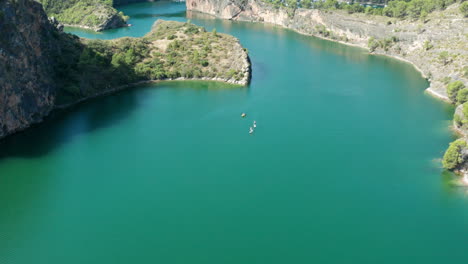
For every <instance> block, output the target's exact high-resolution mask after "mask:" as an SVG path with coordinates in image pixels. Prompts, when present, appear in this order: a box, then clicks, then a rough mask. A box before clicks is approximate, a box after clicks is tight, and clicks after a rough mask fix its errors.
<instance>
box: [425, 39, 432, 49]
mask: <svg viewBox="0 0 468 264" xmlns="http://www.w3.org/2000/svg"><path fill="white" fill-rule="evenodd" d="M433 47H434V45H432V43H431V42H430V41H429V40H426V41H424V44H423V48H424V50H430V49H432V48H433Z"/></svg>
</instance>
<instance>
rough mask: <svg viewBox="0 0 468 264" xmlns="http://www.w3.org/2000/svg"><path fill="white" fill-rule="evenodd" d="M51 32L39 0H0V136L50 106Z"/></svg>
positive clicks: (23, 125)
mask: <svg viewBox="0 0 468 264" xmlns="http://www.w3.org/2000/svg"><path fill="white" fill-rule="evenodd" d="M55 34H58V31H57V29H56V28H55V27H54V26H53V25H52V24H51V23H50V22H49V20H48V18H47V16H46V14H45V13H44V11H43V10H42V7H41V5H40V4H38V3H36V2H34V1H30V0H15V1H11V0H3V1H0V138H1V137H4V136H5V135H8V134H11V133H13V132H15V131H18V130H21V129H24V128H26V127H28V126H30V125H31V124H32V123H36V122H39V121H41V120H42V118H43V117H44V116H46V115H47V114H49V112H50V111H51V110H52V108H53V106H54V94H55V89H56V87H55V83H54V79H53V78H54V77H53V76H54V74H53V66H54V63H53V56H54V50H56V49H57V48H58V47H57V46H56V42H55V41H54V39H55Z"/></svg>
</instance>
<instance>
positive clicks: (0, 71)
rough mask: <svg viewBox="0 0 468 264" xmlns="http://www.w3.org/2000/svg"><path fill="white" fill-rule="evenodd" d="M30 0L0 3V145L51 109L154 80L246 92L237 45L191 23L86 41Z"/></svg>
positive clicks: (245, 70)
mask: <svg viewBox="0 0 468 264" xmlns="http://www.w3.org/2000/svg"><path fill="white" fill-rule="evenodd" d="M60 28H61V27H60V26H59V25H58V24H57V22H56V21H53V22H51V21H50V20H49V19H48V18H47V15H46V14H45V12H44V10H43V9H42V6H41V5H40V4H39V3H37V2H35V1H32V0H15V1H13V0H4V1H1V2H0V65H5V67H0V138H2V137H4V136H7V135H9V134H12V133H14V132H17V131H20V130H23V129H25V128H27V127H29V126H30V125H31V124H33V123H37V122H41V121H42V120H43V118H44V117H46V116H47V115H48V114H49V113H50V112H51V111H52V110H54V109H56V108H58V107H60V108H63V107H66V106H70V105H73V104H76V103H77V102H81V101H83V100H86V99H88V98H92V97H96V96H99V95H104V94H108V93H110V92H114V91H117V90H120V89H123V88H126V87H129V86H130V85H132V84H137V83H141V82H151V81H157V80H175V79H202V80H216V81H223V82H227V83H232V84H238V85H247V84H248V82H249V80H250V72H251V70H250V60H249V57H248V54H247V51H246V50H245V49H244V48H243V47H242V46H241V45H240V43H239V41H238V40H237V39H236V38H234V37H232V36H229V35H226V34H220V33H217V32H216V31H213V32H206V30H205V29H204V28H202V27H198V26H195V25H193V24H191V23H182V22H169V21H157V22H156V23H155V24H154V25H153V28H152V30H151V32H149V33H148V34H147V35H145V36H144V37H142V38H129V37H126V38H121V39H116V40H109V41H104V40H86V39H80V38H78V37H77V36H75V35H72V34H68V33H64V32H62V31H61V30H60Z"/></svg>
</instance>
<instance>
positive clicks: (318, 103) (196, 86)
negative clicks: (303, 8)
mask: <svg viewBox="0 0 468 264" xmlns="http://www.w3.org/2000/svg"><path fill="white" fill-rule="evenodd" d="M119 9H121V10H122V11H124V12H125V13H126V14H127V15H130V16H131V19H130V21H129V23H131V24H132V25H133V26H132V27H130V28H123V29H117V30H109V31H106V32H102V33H93V32H88V31H82V30H77V29H67V31H69V32H72V33H75V34H77V35H79V36H82V37H88V38H101V39H113V38H117V37H123V36H134V37H139V36H143V35H144V34H146V33H147V32H148V31H149V30H150V29H151V26H152V24H153V23H154V22H155V21H156V20H157V19H166V20H177V21H186V20H187V19H190V20H191V21H192V22H193V23H195V24H197V25H201V26H204V27H206V28H207V30H209V31H210V30H212V29H213V28H216V30H217V31H218V32H223V33H228V34H232V35H234V36H236V37H237V38H239V39H240V41H241V43H242V45H243V46H244V47H246V48H247V49H248V50H249V54H250V57H251V60H252V69H253V72H252V74H253V78H252V82H251V84H250V86H249V87H233V86H229V85H226V84H222V83H216V82H197V81H187V82H161V83H157V84H152V85H146V86H142V87H136V88H132V89H129V90H126V91H122V92H120V93H117V94H114V95H111V96H108V97H104V98H98V99H95V100H92V101H89V102H87V103H84V104H81V105H79V106H77V107H74V108H72V109H69V110H67V111H65V112H61V113H57V114H55V115H54V116H53V117H51V118H49V119H48V120H47V121H46V122H44V123H43V124H41V125H38V126H36V127H34V128H31V129H29V130H27V131H25V132H23V133H20V134H17V135H15V136H12V137H9V138H7V139H6V140H3V141H1V142H0V263H1V264H31V263H34V264H83V263H87V264H107V263H109V264H120V263H122V264H123V263H126V264H127V263H164V264H176V263H177V264H179V263H180V264H182V263H184V264H187V263H200V264H211V263H213V264H215V263H216V264H219V263H223V264H229V263H246V264H247V263H265V264H276V263H282V264H284V263H340V264H341V263H359V264H360V263H385V264H386V263H388V264H395V263H398V264H406V263H408V264H409V263H411V264H417V263H423V264H432V263H434V264H435V263H437V264H440V263H446V264H451V263H468V189H467V188H464V187H460V186H457V185H456V184H455V183H454V176H453V175H452V174H450V173H448V172H444V170H443V169H442V168H441V165H440V158H441V157H442V155H443V153H444V151H445V149H446V147H447V146H448V143H449V142H450V141H452V140H453V139H454V135H453V134H452V133H451V132H450V129H449V125H450V122H451V121H450V120H451V118H452V115H453V111H454V109H453V107H451V106H450V105H448V104H445V103H443V102H440V101H438V100H437V99H434V98H432V97H431V96H429V95H427V94H425V93H424V89H425V88H427V87H428V85H429V84H428V82H427V81H426V80H425V79H423V78H422V77H421V75H420V74H419V73H418V72H417V71H416V70H415V69H414V68H413V67H412V66H411V65H408V64H406V63H402V62H399V61H397V60H394V59H391V58H387V57H382V56H373V55H369V54H368V53H367V52H366V51H365V50H362V49H358V48H354V47H348V46H344V45H341V44H337V43H333V42H329V41H325V40H321V39H317V38H313V37H308V36H303V35H300V34H297V33H295V32H292V31H289V30H285V29H282V28H278V27H274V26H270V25H262V24H254V23H243V22H233V21H222V20H217V19H211V18H209V17H206V16H201V15H194V14H186V12H185V4H184V3H170V2H156V3H144V4H134V5H128V6H123V7H119ZM242 112H246V113H247V117H246V118H245V119H242V118H241V117H240V114H241V113H242ZM254 120H256V121H257V123H258V127H257V129H256V131H255V133H254V134H253V135H249V133H248V131H249V127H250V126H251V124H252V122H253V121H254Z"/></svg>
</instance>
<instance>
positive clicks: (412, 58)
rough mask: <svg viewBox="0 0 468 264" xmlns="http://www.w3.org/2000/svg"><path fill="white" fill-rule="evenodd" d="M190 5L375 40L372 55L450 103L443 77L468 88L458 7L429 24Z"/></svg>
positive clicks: (258, 5)
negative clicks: (408, 70) (403, 67)
mask: <svg viewBox="0 0 468 264" xmlns="http://www.w3.org/2000/svg"><path fill="white" fill-rule="evenodd" d="M186 4H187V10H189V11H195V12H201V13H206V14H210V15H213V16H216V17H218V18H223V19H231V20H241V21H256V22H264V23H270V24H275V25H280V26H283V27H286V28H290V29H293V30H295V31H297V32H299V33H302V34H307V35H314V36H317V37H321V38H325V39H330V40H334V41H339V42H342V43H345V44H350V45H356V46H359V47H363V48H369V46H370V45H369V44H372V43H369V40H371V42H372V40H373V41H374V44H373V45H375V47H371V51H372V52H374V53H379V54H385V55H389V56H392V57H395V58H398V59H401V60H404V61H407V62H410V63H412V64H413V65H414V66H415V67H416V68H417V69H418V70H419V71H421V73H422V74H423V76H425V77H427V78H428V79H429V80H430V81H431V87H430V88H429V89H428V91H429V92H430V93H431V94H433V95H435V96H437V97H439V98H441V99H443V100H446V101H449V99H448V97H447V93H446V91H445V84H444V83H443V82H442V79H443V78H444V77H447V76H449V77H451V78H452V79H459V80H462V81H463V82H465V84H466V83H468V79H467V78H466V76H463V74H462V69H463V67H464V66H466V65H467V63H468V41H467V36H468V19H466V18H463V16H462V15H461V14H460V12H458V5H457V4H455V5H452V6H450V7H449V8H448V9H447V10H445V11H440V12H433V13H431V14H430V15H429V16H428V18H427V20H426V21H425V23H424V22H419V21H408V20H396V19H391V18H388V17H383V16H368V15H365V14H347V13H346V12H345V11H339V10H337V11H322V10H317V9H302V8H299V9H296V10H292V9H288V8H275V7H274V6H272V5H270V4H268V3H265V2H263V1H260V0H187V1H186ZM374 48H375V50H374ZM444 52H446V53H448V54H445V53H444ZM441 54H442V55H441ZM444 54H445V55H447V56H446V58H444Z"/></svg>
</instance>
